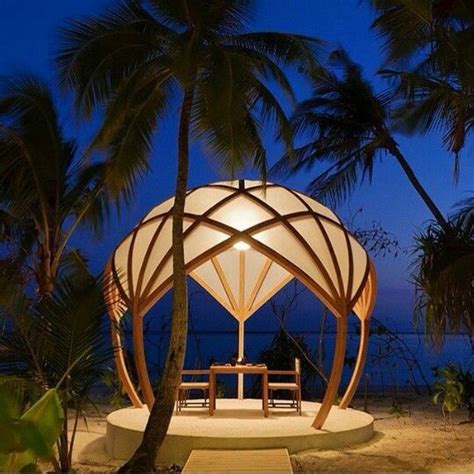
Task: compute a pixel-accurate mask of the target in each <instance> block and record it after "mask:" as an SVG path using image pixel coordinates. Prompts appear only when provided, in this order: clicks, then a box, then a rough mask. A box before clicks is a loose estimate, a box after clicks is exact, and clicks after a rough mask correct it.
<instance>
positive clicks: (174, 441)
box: [106, 399, 374, 465]
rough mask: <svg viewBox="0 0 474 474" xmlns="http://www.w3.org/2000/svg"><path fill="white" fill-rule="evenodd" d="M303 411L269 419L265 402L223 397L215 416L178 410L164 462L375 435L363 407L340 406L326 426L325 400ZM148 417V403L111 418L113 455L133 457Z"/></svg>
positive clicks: (340, 443)
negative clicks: (321, 414)
mask: <svg viewBox="0 0 474 474" xmlns="http://www.w3.org/2000/svg"><path fill="white" fill-rule="evenodd" d="M302 408H303V413H302V415H301V416H299V415H298V414H297V413H296V412H295V411H294V410H293V411H292V410H289V409H270V416H269V417H268V418H264V416H263V413H262V411H261V401H260V400H253V399H245V400H235V399H218V400H217V410H216V412H215V414H214V416H213V417H209V415H208V411H207V409H206V408H187V409H183V411H182V412H181V413H179V414H177V415H176V414H175V415H174V416H173V418H172V420H171V424H170V427H169V430H168V435H167V437H166V439H165V442H164V443H163V446H162V447H161V450H160V452H159V454H158V461H159V462H162V463H164V464H171V463H176V464H180V465H182V464H184V462H185V461H186V459H187V457H188V456H189V454H190V452H191V450H193V449H259V448H261V449H263V448H267V449H268V448H287V449H288V451H289V452H290V454H293V453H297V452H299V451H304V450H306V449H334V448H340V447H344V446H349V445H353V444H358V443H363V442H365V441H367V440H369V439H370V438H372V436H373V432H374V430H373V422H374V420H373V418H372V417H371V416H370V415H369V414H367V413H364V412H361V411H357V410H351V409H349V408H348V409H347V410H341V409H339V408H338V407H336V406H334V407H333V408H332V409H331V412H330V414H329V417H328V419H327V421H326V423H325V425H324V428H323V429H322V430H315V429H314V428H312V427H311V423H312V422H313V420H314V417H315V414H316V412H317V410H318V408H319V403H313V402H303V405H302ZM147 418H148V409H147V408H124V409H121V410H117V411H115V412H113V413H111V414H110V415H109V416H108V417H107V436H106V447H107V452H108V454H109V455H110V456H111V457H113V458H117V459H127V458H128V457H129V456H130V455H131V454H132V453H133V451H134V450H135V448H136V447H137V446H138V443H139V442H140V439H141V437H142V433H143V430H144V428H145V424H146V421H147Z"/></svg>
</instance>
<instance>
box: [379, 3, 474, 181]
mask: <svg viewBox="0 0 474 474" xmlns="http://www.w3.org/2000/svg"><path fill="white" fill-rule="evenodd" d="M370 3H371V4H372V5H373V7H374V10H375V12H376V15H377V17H376V19H375V21H374V23H373V28H374V29H375V30H376V32H377V33H378V34H379V36H380V37H381V38H382V39H383V41H384V50H385V52H386V61H385V66H386V67H388V68H390V69H389V70H387V71H385V73H386V74H387V75H389V76H391V77H393V78H396V79H397V80H398V82H399V93H400V96H401V97H402V98H403V99H404V104H403V105H402V107H400V110H399V113H398V115H399V118H400V119H401V120H400V122H399V124H400V127H401V129H402V130H404V131H405V132H409V133H414V132H417V133H426V132H428V131H436V132H441V134H442V141H443V144H444V145H445V146H446V147H447V149H448V150H450V151H451V152H452V153H453V154H454V156H455V166H454V177H455V179H457V177H458V174H459V153H460V151H461V150H462V149H463V148H464V146H465V145H466V139H467V137H468V135H469V134H471V133H472V131H473V128H472V127H473V118H474V112H473V111H474V79H473V77H474V76H473V72H474V60H473V58H474V4H473V3H472V2H466V1H457V0H455V1H452V0H437V1H433V0H370Z"/></svg>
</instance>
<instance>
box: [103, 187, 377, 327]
mask: <svg viewBox="0 0 474 474" xmlns="http://www.w3.org/2000/svg"><path fill="white" fill-rule="evenodd" d="M173 202H174V199H173V198H171V199H168V200H167V201H165V202H163V203H162V204H160V205H158V206H157V207H155V208H154V209H152V210H151V211H150V212H149V213H148V214H147V215H146V216H145V217H144V218H143V219H142V221H141V222H140V223H139V224H138V225H137V227H136V228H135V229H134V231H132V232H131V233H130V234H129V235H128V236H127V237H126V238H125V239H124V240H123V241H122V242H121V243H120V245H119V246H118V247H117V249H116V251H115V252H114V255H113V257H112V269H113V271H114V274H115V276H116V281H117V283H118V284H119V286H120V290H121V294H122V296H123V299H124V302H125V303H126V304H127V305H128V306H129V307H131V306H132V304H131V303H132V301H134V302H135V303H137V304H138V310H139V312H140V313H141V314H142V315H143V314H145V313H146V312H147V310H148V309H149V308H150V307H151V306H152V305H153V304H154V303H155V302H156V301H157V300H158V299H159V298H160V297H161V296H162V295H163V293H164V292H165V291H167V290H168V289H169V288H170V285H171V280H172V267H173V265H172V252H171V226H172V207H173ZM184 229H185V240H184V246H185V260H186V265H187V269H188V273H189V274H190V276H191V277H192V278H194V279H195V280H196V281H197V282H198V283H199V284H200V285H201V286H202V287H203V288H205V289H206V290H207V291H208V292H209V293H210V294H211V295H212V296H213V297H214V298H215V299H216V300H217V301H219V303H221V304H222V305H223V306H224V307H225V308H226V309H227V310H228V311H229V312H230V313H231V314H232V315H233V316H234V317H236V318H237V319H239V320H245V319H247V318H248V317H249V316H251V315H252V314H253V313H254V312H255V311H256V310H257V309H258V308H259V307H261V306H262V305H263V304H264V303H265V302H266V301H268V299H269V298H271V297H272V296H273V295H274V294H275V293H276V292H277V291H278V290H279V289H281V288H282V287H283V286H284V285H285V284H286V283H288V282H289V281H290V280H291V279H292V278H294V277H296V278H298V279H300V280H301V281H302V282H303V283H304V284H305V285H306V286H308V287H309V288H310V289H311V290H312V291H313V292H314V293H316V295H317V296H318V298H321V299H322V300H323V302H324V303H325V304H326V305H327V306H329V308H330V309H331V310H332V311H333V312H334V313H335V315H336V316H345V315H347V313H348V312H349V311H350V310H351V309H352V308H353V306H354V304H355V302H356V300H357V299H358V297H359V295H360V293H361V290H362V289H363V287H364V285H365V283H366V280H367V277H368V272H369V259H368V256H367V253H366V252H365V250H364V249H363V247H362V246H361V245H360V244H359V243H358V242H357V240H356V239H355V238H354V237H353V236H352V235H351V234H350V233H349V232H348V231H347V230H346V229H345V228H344V226H343V225H342V224H341V221H340V220H339V219H338V218H337V217H336V215H335V214H334V213H333V212H332V211H331V210H329V209H328V208H327V207H325V206H323V205H321V204H320V203H318V202H317V201H315V200H313V199H311V198H309V197H308V196H305V195H304V194H301V193H298V192H296V191H293V190H290V189H288V188H285V187H283V186H279V185H275V184H271V183H268V184H267V185H266V186H264V185H263V184H262V183H261V182H260V181H240V182H239V181H235V182H222V183H215V184H209V185H206V186H202V187H199V188H195V189H192V190H190V191H189V193H188V196H187V200H186V208H185V223H184ZM241 243H246V244H247V245H248V246H249V247H250V248H249V249H248V250H246V251H245V250H237V249H236V248H235V247H234V245H235V244H237V247H238V246H239V244H241Z"/></svg>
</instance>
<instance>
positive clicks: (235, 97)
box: [58, 0, 318, 472]
mask: <svg viewBox="0 0 474 474" xmlns="http://www.w3.org/2000/svg"><path fill="white" fill-rule="evenodd" d="M256 3H257V2H256V0H225V1H224V0H146V1H136V0H128V1H123V2H120V4H119V6H115V7H114V8H112V9H111V10H109V11H107V12H106V13H105V14H103V15H102V16H98V17H94V18H84V19H80V20H77V21H72V22H71V23H70V24H69V25H68V26H67V27H66V28H65V29H64V30H63V31H62V46H61V50H60V52H59V54H58V64H59V70H60V76H61V80H62V82H63V84H64V85H66V86H68V87H69V88H71V89H72V90H74V92H75V97H76V100H75V103H76V108H77V110H78V111H79V112H80V113H81V114H82V115H83V116H86V117H87V116H90V115H91V114H92V113H93V111H95V110H97V108H101V107H105V109H106V111H105V117H104V122H103V126H102V127H101V129H100V131H99V133H98V134H97V136H96V137H95V140H94V141H93V144H92V145H93V147H95V148H98V149H101V150H104V151H106V152H107V153H108V156H109V159H110V160H111V161H112V162H114V163H116V164H117V167H118V169H120V170H121V171H122V172H125V173H126V175H127V176H128V178H129V183H130V185H131V186H132V185H133V184H134V183H136V181H137V179H139V177H140V176H141V175H142V174H143V173H144V172H145V171H146V169H147V166H148V159H149V154H150V150H151V141H152V137H153V134H154V132H155V131H156V129H157V125H158V124H159V123H160V120H161V119H162V118H163V116H164V114H165V112H166V111H167V110H169V108H170V107H169V106H170V104H173V103H175V101H177V102H178V104H179V105H178V114H177V115H178V116H179V119H178V122H179V123H178V139H177V162H178V170H177V179H176V191H175V202H174V208H173V228H172V243H173V303H172V308H173V309H172V314H173V317H172V329H171V336H170V341H169V347H168V354H167V360H166V365H165V369H164V371H163V374H162V376H161V380H160V384H159V387H158V391H157V394H156V401H155V404H154V406H153V408H152V410H151V413H150V418H149V422H148V424H147V427H146V430H145V434H144V439H143V442H142V444H141V445H140V447H139V448H138V449H137V451H136V453H135V454H134V456H133V458H132V459H131V461H130V462H129V463H127V465H126V466H125V467H124V468H123V470H124V471H125V470H130V471H132V470H136V471H141V472H143V471H150V470H153V469H154V463H155V458H156V453H157V450H158V448H159V446H160V445H161V443H162V441H163V439H164V437H165V435H166V432H167V429H168V424H169V421H170V419H171V415H172V412H173V407H174V397H175V392H176V388H177V385H178V383H179V380H180V373H181V370H182V367H183V361H184V353H185V346H186V333H187V321H188V317H187V288H186V274H185V264H184V250H183V214H184V205H185V198H186V188H187V180H188V161H189V144H190V141H191V140H199V141H200V142H202V143H204V144H205V146H206V147H207V149H208V150H209V151H210V153H211V154H213V155H214V156H216V158H217V159H218V160H219V162H220V163H221V165H222V166H223V167H224V168H225V169H226V170H227V171H229V172H230V173H231V174H233V173H234V171H235V170H237V169H239V168H242V167H243V166H244V165H245V164H251V165H254V166H256V167H257V168H258V169H259V170H260V172H261V173H262V175H263V176H265V167H266V153H265V147H264V141H263V125H264V124H265V123H266V122H269V121H270V122H272V124H273V125H274V126H275V129H276V131H277V134H278V136H279V137H280V138H281V139H282V141H283V143H284V146H285V148H286V149H287V150H291V146H292V135H291V128H290V127H289V124H288V121H287V117H286V115H285V112H284V109H283V107H282V105H281V104H280V102H279V100H278V99H277V98H276V96H275V95H274V89H273V87H275V86H276V87H277V88H278V89H279V90H280V91H283V92H285V93H286V94H287V95H288V96H289V97H290V98H291V97H292V95H293V92H292V88H291V85H290V83H289V81H288V79H287V77H286V75H285V72H284V71H283V70H282V66H287V65H293V66H295V67H297V68H298V69H300V70H308V69H310V68H312V67H314V66H315V55H314V53H315V50H316V47H317V46H318V42H317V41H315V40H314V39H312V38H308V37H304V36H300V35H293V34H286V33H255V32H251V31H250V30H249V29H248V23H249V22H250V21H251V20H252V18H253V12H254V9H255V6H256ZM110 185H111V186H113V176H112V177H110Z"/></svg>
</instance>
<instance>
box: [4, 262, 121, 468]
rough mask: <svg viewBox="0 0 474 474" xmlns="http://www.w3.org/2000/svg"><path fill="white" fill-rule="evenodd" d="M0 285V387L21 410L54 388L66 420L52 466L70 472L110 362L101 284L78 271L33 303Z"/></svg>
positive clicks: (10, 284)
mask: <svg viewBox="0 0 474 474" xmlns="http://www.w3.org/2000/svg"><path fill="white" fill-rule="evenodd" d="M0 284H1V286H2V289H4V291H3V292H2V293H1V294H0V327H1V328H2V329H1V332H0V373H1V374H2V377H1V380H0V382H1V383H0V386H1V385H4V384H7V385H9V386H10V387H12V388H15V390H14V391H15V392H16V393H18V394H19V399H20V400H25V402H26V403H27V405H30V404H31V403H33V402H35V401H36V400H37V399H38V398H40V395H41V394H44V393H45V392H46V391H47V390H49V389H51V388H52V387H56V389H57V391H58V394H59V398H60V401H61V404H62V407H63V410H64V412H65V415H66V416H65V417H64V420H63V423H62V428H61V430H60V435H59V438H58V439H57V441H56V440H54V441H55V442H56V447H57V456H56V458H55V459H54V460H53V463H54V465H55V471H56V472H70V471H71V469H72V452H73V449H74V441H75V432H76V428H77V423H78V420H79V418H80V417H81V416H83V415H84V409H85V405H86V404H87V403H88V401H89V395H90V391H91V389H92V387H93V385H94V384H95V383H96V382H97V380H98V379H99V378H100V376H101V375H102V374H104V373H105V368H106V364H107V363H110V362H111V360H112V357H113V349H112V347H110V346H107V345H104V331H103V323H104V317H105V315H106V312H107V307H106V304H105V301H104V297H103V289H104V288H103V282H102V281H101V279H100V278H95V277H92V276H91V275H90V274H89V273H88V272H87V271H86V270H85V269H82V271H76V272H75V273H74V274H69V275H68V276H67V277H61V278H58V279H57V280H56V282H55V287H54V289H53V290H52V291H51V292H50V293H48V294H44V295H34V296H33V297H32V296H31V294H30V291H29V288H28V285H22V284H18V283H17V282H15V281H12V280H11V278H0ZM70 408H72V409H73V410H74V418H73V420H74V421H73V422H72V423H71V419H70V418H68V416H67V415H68V411H69V409H70ZM45 426H48V420H46V425H45ZM51 434H52V433H49V434H48V435H49V436H51Z"/></svg>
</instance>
